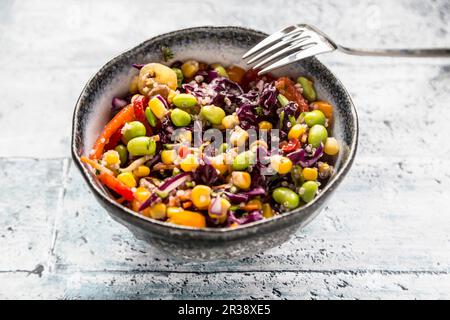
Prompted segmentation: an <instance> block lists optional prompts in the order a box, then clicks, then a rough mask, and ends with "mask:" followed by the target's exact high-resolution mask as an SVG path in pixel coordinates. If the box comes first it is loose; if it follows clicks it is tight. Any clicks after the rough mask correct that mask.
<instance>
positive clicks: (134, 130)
mask: <svg viewBox="0 0 450 320" xmlns="http://www.w3.org/2000/svg"><path fill="white" fill-rule="evenodd" d="M145 134H146V130H145V126H144V125H143V124H142V123H141V122H139V121H131V122H127V123H126V124H125V126H124V128H123V129H122V141H123V142H124V143H128V141H130V140H131V139H133V138H136V137H141V136H145Z"/></svg>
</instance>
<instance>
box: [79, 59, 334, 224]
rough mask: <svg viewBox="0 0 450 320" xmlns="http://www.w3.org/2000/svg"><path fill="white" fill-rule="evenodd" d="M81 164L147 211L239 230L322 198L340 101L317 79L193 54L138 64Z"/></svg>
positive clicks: (125, 201)
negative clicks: (322, 92)
mask: <svg viewBox="0 0 450 320" xmlns="http://www.w3.org/2000/svg"><path fill="white" fill-rule="evenodd" d="M132 67H134V68H135V69H137V75H135V76H134V77H132V78H131V79H130V85H129V92H128V93H127V94H125V95H123V96H120V97H115V98H114V99H113V101H112V108H111V119H110V120H109V122H108V123H107V124H106V125H105V126H104V128H103V130H102V131H101V132H100V133H99V136H98V138H97V140H96V142H95V143H94V146H93V147H92V149H91V150H89V152H88V154H86V156H83V157H81V160H82V161H83V162H84V163H85V164H86V165H87V166H88V168H90V169H91V170H92V173H93V174H94V175H95V176H96V177H97V178H98V180H99V182H100V183H101V184H103V185H104V186H105V187H106V189H107V190H108V191H109V192H108V193H109V195H110V197H112V198H113V199H114V200H115V201H117V202H118V203H120V204H121V205H123V206H125V207H127V208H129V209H131V210H133V211H135V212H137V213H139V214H141V215H142V216H145V217H148V218H151V219H157V220H160V221H165V222H167V223H171V224H175V225H181V226H187V227H192V228H205V227H209V228H235V227H238V226H240V225H245V224H248V223H251V222H254V221H259V220H264V219H271V218H272V217H274V216H276V215H281V214H283V213H285V212H288V211H291V210H294V209H296V208H299V207H301V206H303V205H305V204H307V203H309V202H311V201H313V200H314V199H315V197H316V196H317V195H318V194H319V193H320V192H321V189H322V188H323V186H324V185H325V184H326V183H327V181H328V180H329V178H330V176H332V175H333V173H334V167H333V164H334V163H335V161H336V156H337V155H338V153H339V143H338V141H337V140H336V139H335V138H333V137H332V125H333V106H332V105H331V104H330V103H328V102H326V101H323V100H321V99H320V98H319V97H318V96H317V93H316V90H315V88H314V83H313V82H312V81H311V80H310V79H308V78H307V77H305V76H302V75H298V77H297V78H290V77H274V76H272V75H271V74H267V75H263V76H258V72H257V71H255V70H251V69H250V70H244V69H242V68H241V67H239V66H235V65H231V66H225V65H222V64H220V63H214V64H206V63H203V62H199V61H196V60H187V61H176V62H174V63H172V64H170V65H166V64H163V63H156V62H152V63H148V64H145V65H142V64H135V65H133V66H130V68H132Z"/></svg>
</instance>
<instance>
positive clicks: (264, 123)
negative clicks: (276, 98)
mask: <svg viewBox="0 0 450 320" xmlns="http://www.w3.org/2000/svg"><path fill="white" fill-rule="evenodd" d="M258 127H259V129H260V130H272V124H271V123H270V122H269V121H261V122H260V123H258Z"/></svg>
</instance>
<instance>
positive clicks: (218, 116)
mask: <svg viewBox="0 0 450 320" xmlns="http://www.w3.org/2000/svg"><path fill="white" fill-rule="evenodd" d="M200 114H201V116H202V117H204V118H205V119H206V120H208V121H209V122H210V123H211V124H221V123H222V119H223V118H225V111H223V109H222V108H220V107H216V106H213V105H211V106H204V107H202V110H201V111H200Z"/></svg>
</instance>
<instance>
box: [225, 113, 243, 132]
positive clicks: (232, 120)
mask: <svg viewBox="0 0 450 320" xmlns="http://www.w3.org/2000/svg"><path fill="white" fill-rule="evenodd" d="M238 124H239V118H238V117H237V115H235V114H230V115H228V116H225V117H224V118H223V119H222V126H223V128H224V129H233V128H234V127H236V126H237V125H238Z"/></svg>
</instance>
